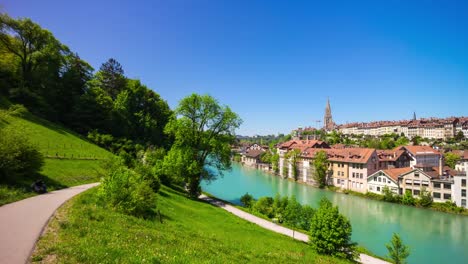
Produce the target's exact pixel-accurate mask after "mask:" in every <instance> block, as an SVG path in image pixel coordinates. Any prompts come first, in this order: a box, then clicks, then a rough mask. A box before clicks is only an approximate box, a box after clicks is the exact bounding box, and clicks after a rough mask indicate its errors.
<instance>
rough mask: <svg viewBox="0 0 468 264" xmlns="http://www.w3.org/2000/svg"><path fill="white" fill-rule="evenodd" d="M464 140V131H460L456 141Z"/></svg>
mask: <svg viewBox="0 0 468 264" xmlns="http://www.w3.org/2000/svg"><path fill="white" fill-rule="evenodd" d="M464 138H465V134H463V131H458V133H457V134H456V135H455V140H456V141H462V140H463V139H464Z"/></svg>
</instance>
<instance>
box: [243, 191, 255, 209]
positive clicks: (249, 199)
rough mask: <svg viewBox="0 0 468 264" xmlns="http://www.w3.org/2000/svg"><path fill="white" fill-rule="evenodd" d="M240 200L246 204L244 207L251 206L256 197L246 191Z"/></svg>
mask: <svg viewBox="0 0 468 264" xmlns="http://www.w3.org/2000/svg"><path fill="white" fill-rule="evenodd" d="M240 202H241V203H242V204H243V205H244V207H247V208H251V207H252V205H253V203H254V199H253V196H252V195H250V194H249V193H246V194H244V195H242V197H241V198H240Z"/></svg>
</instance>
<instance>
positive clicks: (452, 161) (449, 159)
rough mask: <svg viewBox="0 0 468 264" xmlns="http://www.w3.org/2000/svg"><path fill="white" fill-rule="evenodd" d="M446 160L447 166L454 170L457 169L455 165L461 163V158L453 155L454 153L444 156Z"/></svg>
mask: <svg viewBox="0 0 468 264" xmlns="http://www.w3.org/2000/svg"><path fill="white" fill-rule="evenodd" d="M444 159H445V164H447V166H449V167H450V168H452V169H455V165H456V164H457V162H459V161H460V156H459V155H457V154H455V153H453V152H447V153H445V154H444Z"/></svg>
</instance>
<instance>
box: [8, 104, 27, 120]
mask: <svg viewBox="0 0 468 264" xmlns="http://www.w3.org/2000/svg"><path fill="white" fill-rule="evenodd" d="M8 113H9V114H10V115H13V116H19V117H24V116H26V114H28V113H29V111H28V109H27V108H26V107H25V106H24V105H22V104H14V105H12V106H10V107H9V108H8Z"/></svg>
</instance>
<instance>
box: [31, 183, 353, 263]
mask: <svg viewBox="0 0 468 264" xmlns="http://www.w3.org/2000/svg"><path fill="white" fill-rule="evenodd" d="M96 193H97V192H96V189H94V190H90V191H88V192H86V193H83V194H82V195H80V196H78V197H76V198H74V199H73V200H71V201H70V202H68V203H67V204H66V205H65V206H63V207H62V208H61V209H59V210H58V212H57V214H56V215H55V216H54V218H53V220H52V221H51V222H50V224H49V227H48V229H47V231H46V233H45V235H44V236H43V237H42V238H41V239H40V240H39V242H38V244H37V248H36V250H35V252H34V254H33V257H32V260H33V261H35V262H43V263H52V262H53V263H347V262H346V261H345V260H341V259H336V258H332V257H329V256H322V255H318V254H317V253H315V252H314V251H312V250H311V249H310V246H308V245H307V244H305V243H302V242H298V241H295V240H293V239H291V238H289V237H286V236H283V235H280V234H277V233H274V232H271V231H268V230H265V229H263V228H261V227H259V226H257V225H255V224H252V223H249V222H247V221H245V220H243V219H240V218H238V217H236V216H234V215H232V214H230V213H228V212H226V211H224V210H223V209H221V208H217V207H214V206H212V205H209V204H207V203H203V202H200V201H194V200H190V199H188V198H186V197H185V196H183V195H182V194H180V193H179V192H177V191H174V190H172V189H169V188H167V187H163V188H162V190H161V192H160V194H159V195H158V208H160V210H161V213H162V214H163V223H160V222H159V219H152V220H144V219H138V218H134V217H131V216H127V215H123V214H120V213H116V212H113V211H110V210H107V209H105V208H104V207H102V206H101V205H99V202H98V199H97V196H96ZM96 204H98V205H96Z"/></svg>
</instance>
